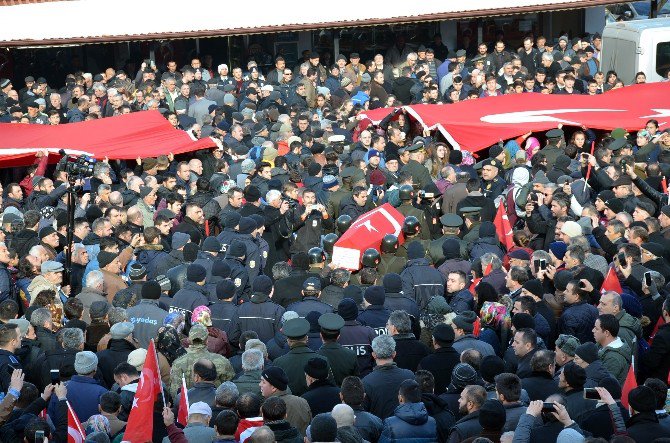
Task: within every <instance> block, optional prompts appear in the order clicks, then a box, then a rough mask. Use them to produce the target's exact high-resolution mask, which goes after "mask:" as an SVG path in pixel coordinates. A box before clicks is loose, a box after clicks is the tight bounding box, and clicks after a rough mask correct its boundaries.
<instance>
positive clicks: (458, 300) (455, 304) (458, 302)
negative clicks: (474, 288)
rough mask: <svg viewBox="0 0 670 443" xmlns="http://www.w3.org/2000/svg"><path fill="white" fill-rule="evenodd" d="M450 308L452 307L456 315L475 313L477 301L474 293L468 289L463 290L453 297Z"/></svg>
mask: <svg viewBox="0 0 670 443" xmlns="http://www.w3.org/2000/svg"><path fill="white" fill-rule="evenodd" d="M449 306H451V309H453V310H454V312H456V313H459V312H463V311H474V308H475V299H474V297H473V296H472V292H470V291H469V290H468V288H463V289H461V290H460V291H458V292H457V293H455V294H454V295H453V296H452V297H451V300H449Z"/></svg>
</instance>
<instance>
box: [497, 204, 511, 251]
mask: <svg viewBox="0 0 670 443" xmlns="http://www.w3.org/2000/svg"><path fill="white" fill-rule="evenodd" d="M493 225H494V226H495V227H496V233H497V234H498V240H500V243H502V244H503V245H505V248H507V250H508V251H509V250H510V249H512V247H513V246H514V232H513V231H512V225H511V224H510V222H509V217H507V212H505V206H504V205H503V204H502V203H500V205H498V210H497V211H496V216H495V219H493Z"/></svg>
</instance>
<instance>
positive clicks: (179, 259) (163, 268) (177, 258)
mask: <svg viewBox="0 0 670 443" xmlns="http://www.w3.org/2000/svg"><path fill="white" fill-rule="evenodd" d="M182 263H184V251H180V250H178V249H173V250H172V251H170V252H169V253H168V254H167V255H166V256H164V257H163V258H162V259H161V261H160V262H159V263H158V264H157V265H156V269H155V272H156V275H166V274H167V271H169V270H170V269H172V268H174V267H175V266H178V265H181V264H182Z"/></svg>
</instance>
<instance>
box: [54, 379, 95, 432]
mask: <svg viewBox="0 0 670 443" xmlns="http://www.w3.org/2000/svg"><path fill="white" fill-rule="evenodd" d="M105 392H107V389H105V388H103V387H102V386H100V384H99V383H98V380H96V379H94V378H91V377H85V376H83V375H73V376H72V378H71V379H70V381H69V382H68V383H67V400H68V401H69V402H70V405H71V406H72V409H73V410H74V412H75V413H76V414H77V417H79V421H80V422H82V423H83V422H85V421H86V420H88V419H89V418H90V417H91V416H92V415H96V414H99V413H100V412H99V411H98V404H100V397H102V394H104V393H105ZM55 397H56V396H55V395H54V396H52V398H55Z"/></svg>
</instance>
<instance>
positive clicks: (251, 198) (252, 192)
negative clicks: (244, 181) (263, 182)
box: [244, 185, 261, 202]
mask: <svg viewBox="0 0 670 443" xmlns="http://www.w3.org/2000/svg"><path fill="white" fill-rule="evenodd" d="M260 198H261V191H260V190H259V189H258V188H257V187H256V186H254V185H249V186H247V187H246V188H244V199H245V200H246V201H247V202H257V201H258V200H260Z"/></svg>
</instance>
